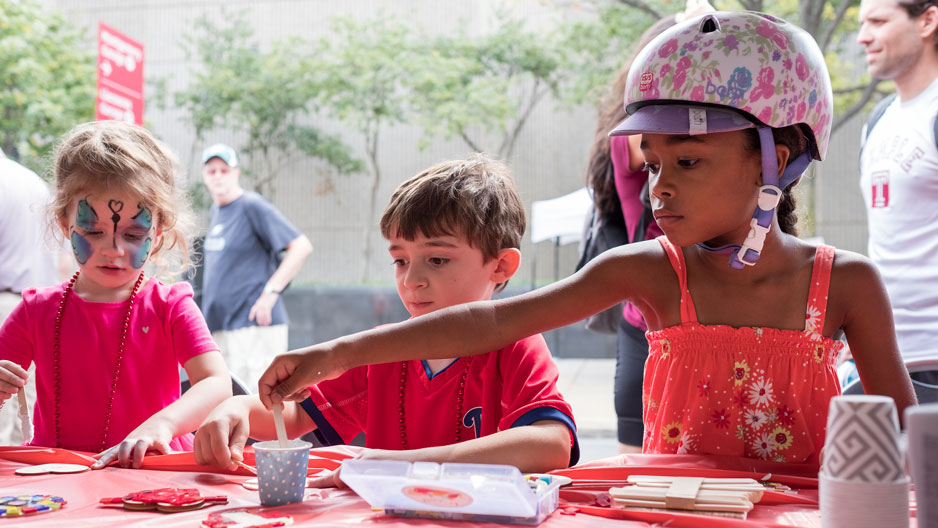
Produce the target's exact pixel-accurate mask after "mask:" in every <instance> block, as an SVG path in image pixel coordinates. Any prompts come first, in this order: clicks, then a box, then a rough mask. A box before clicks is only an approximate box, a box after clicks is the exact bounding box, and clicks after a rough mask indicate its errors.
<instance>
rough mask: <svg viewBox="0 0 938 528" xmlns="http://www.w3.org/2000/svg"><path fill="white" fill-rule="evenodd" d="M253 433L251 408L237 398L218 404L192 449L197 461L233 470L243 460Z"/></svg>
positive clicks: (202, 427) (201, 426) (204, 424)
mask: <svg viewBox="0 0 938 528" xmlns="http://www.w3.org/2000/svg"><path fill="white" fill-rule="evenodd" d="M250 432H251V423H250V411H249V410H248V409H246V408H244V407H243V406H242V405H240V404H239V402H238V400H237V399H234V400H226V401H224V402H222V403H221V404H219V405H218V407H215V409H214V410H213V411H212V412H211V413H209V415H208V417H207V418H206V419H205V421H204V422H202V425H200V426H199V430H198V431H197V432H196V434H195V445H194V446H193V447H192V451H193V453H194V454H195V462H196V463H197V464H202V465H211V466H216V467H220V468H222V469H229V470H233V469H235V468H237V467H238V464H237V462H241V461H243V460H244V444H245V443H246V442H247V440H248V434H249V433H250Z"/></svg>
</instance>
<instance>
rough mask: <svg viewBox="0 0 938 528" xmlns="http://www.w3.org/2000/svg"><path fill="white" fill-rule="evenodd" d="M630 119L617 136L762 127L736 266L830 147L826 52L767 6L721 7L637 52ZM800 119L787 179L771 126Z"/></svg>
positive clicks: (749, 259)
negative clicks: (800, 143) (758, 176)
mask: <svg viewBox="0 0 938 528" xmlns="http://www.w3.org/2000/svg"><path fill="white" fill-rule="evenodd" d="M625 110H626V112H627V113H628V114H629V117H628V118H626V120H625V121H623V122H622V124H620V125H619V126H618V127H616V128H615V130H613V131H612V132H610V135H612V136H618V135H631V134H642V133H657V134H708V133H714V132H730V131H734V130H742V129H744V128H756V129H757V131H758V133H759V140H760V146H761V151H762V179H763V181H762V183H763V186H762V187H761V188H760V190H759V205H758V207H757V208H756V211H755V213H753V218H752V222H751V224H750V225H751V229H750V231H749V235H748V236H747V237H746V240H745V241H744V242H743V243H742V244H740V245H730V246H723V247H719V248H713V247H710V246H707V245H705V244H698V245H699V246H700V247H703V248H704V249H707V250H710V251H717V252H731V256H730V266H732V267H733V268H736V269H742V268H744V267H745V266H747V265H748V266H751V265H753V264H755V263H756V261H757V260H758V259H759V253H760V252H761V251H762V246H763V244H764V242H765V236H766V234H767V233H768V231H769V227H770V226H771V224H772V219H773V218H774V216H775V208H776V206H777V205H778V202H779V200H780V199H781V197H782V189H784V188H786V187H788V186H789V185H791V183H792V182H794V181H795V180H796V179H798V177H799V176H801V173H802V172H804V170H805V169H806V168H807V167H808V164H810V163H811V159H812V158H813V159H817V160H821V159H823V158H824V154H825V153H826V152H827V144H828V141H829V140H830V133H831V120H832V118H833V94H832V92H831V84H830V76H829V74H828V73H827V65H826V64H825V63H824V56H823V54H822V53H821V50H820V48H818V46H817V43H816V42H815V41H814V38H813V37H811V35H809V34H808V33H807V32H805V31H804V30H802V29H801V28H799V27H797V26H794V25H792V24H789V23H788V22H785V21H784V20H781V19H778V18H775V17H773V16H771V15H767V14H764V13H756V12H751V11H722V12H715V13H710V14H706V15H703V16H701V17H697V18H693V19H690V20H687V21H684V22H682V23H680V24H678V25H675V26H673V27H672V28H670V29H668V30H667V31H665V32H664V33H662V34H661V35H658V37H656V38H655V39H654V40H652V41H651V42H649V43H648V45H647V46H645V47H644V48H643V49H642V51H641V52H640V53H639V54H638V56H637V57H636V58H635V61H634V62H633V63H632V67H631V70H630V72H629V76H628V80H627V82H626V89H625ZM794 124H802V125H804V126H802V129H803V130H804V132H805V135H806V136H807V138H808V149H807V151H806V152H805V153H803V154H802V155H801V156H800V157H798V158H797V159H795V160H792V161H791V162H790V163H789V164H788V167H786V169H785V172H784V173H783V174H782V177H781V179H779V178H778V176H777V175H778V159H777V158H776V156H775V141H774V139H773V137H772V130H771V129H772V128H783V127H787V126H790V125H794Z"/></svg>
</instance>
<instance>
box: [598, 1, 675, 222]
mask: <svg viewBox="0 0 938 528" xmlns="http://www.w3.org/2000/svg"><path fill="white" fill-rule="evenodd" d="M675 23H676V22H675V20H674V15H668V16H666V17H664V18H662V19H660V20H658V21H657V22H655V23H654V24H652V25H651V26H650V27H649V28H648V29H646V30H645V32H644V33H642V36H641V37H640V38H639V40H638V45H637V46H636V47H635V53H633V54H632V56H631V57H630V58H629V60H628V61H626V63H625V65H624V66H622V69H621V70H619V74H618V75H617V76H616V80H615V81H614V82H613V84H612V88H611V89H610V91H609V93H608V94H606V97H605V98H603V101H602V103H601V105H600V110H599V122H598V123H597V124H596V134H595V135H594V137H593V146H592V148H591V149H590V157H589V165H588V166H587V168H586V185H587V186H588V187H590V188H591V189H592V190H593V203H594V205H595V207H596V210H597V211H599V212H600V214H602V215H603V216H606V217H611V216H613V215H619V216H622V204H620V203H619V195H618V193H616V181H615V174H614V172H613V167H612V158H611V157H610V149H609V132H610V131H611V130H612V129H613V128H615V127H616V126H618V125H619V123H621V122H622V121H624V120H625V117H626V113H625V105H624V104H623V102H622V97H623V94H625V83H626V81H627V80H628V76H629V68H631V67H632V62H633V61H634V60H635V56H636V55H638V52H639V51H641V49H642V48H643V47H645V45H646V44H648V43H649V42H651V40H652V39H654V38H655V37H657V36H658V35H660V34H661V33H662V32H664V30H666V29H668V28H669V27H671V26H673V25H674V24H675Z"/></svg>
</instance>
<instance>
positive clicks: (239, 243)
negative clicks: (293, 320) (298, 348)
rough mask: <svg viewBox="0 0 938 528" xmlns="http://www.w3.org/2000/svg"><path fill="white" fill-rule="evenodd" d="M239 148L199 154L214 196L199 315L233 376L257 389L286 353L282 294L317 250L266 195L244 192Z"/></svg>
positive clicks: (216, 147)
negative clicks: (272, 364) (273, 363)
mask: <svg viewBox="0 0 938 528" xmlns="http://www.w3.org/2000/svg"><path fill="white" fill-rule="evenodd" d="M240 176H241V169H240V168H239V165H238V155H237V153H235V150H234V149H233V148H231V147H229V146H228V145H225V144H223V143H217V144H215V145H212V146H211V147H208V148H207V149H205V151H204V152H202V181H203V182H204V183H205V187H206V188H207V189H208V192H209V194H210V195H211V196H212V202H213V205H212V209H211V223H210V225H209V230H208V234H207V235H206V236H205V242H204V243H203V252H204V259H203V276H202V314H203V315H204V316H205V322H206V323H208V328H209V330H211V331H212V337H213V338H214V339H215V343H217V344H218V348H219V349H220V350H221V353H222V355H223V356H224V357H225V361H227V362H228V367H229V368H230V369H231V372H232V373H233V374H235V375H236V376H237V377H239V378H241V379H242V380H244V381H245V382H246V383H247V384H248V386H250V387H255V386H256V385H257V380H258V378H259V377H260V375H261V374H262V373H263V372H264V369H266V368H267V365H268V364H270V362H271V360H273V358H274V356H276V355H277V354H280V353H283V352H286V351H287V312H286V308H285V307H284V304H283V301H282V300H281V298H280V294H281V292H283V290H284V288H286V287H287V285H288V284H289V283H290V281H291V280H293V277H294V276H296V274H297V272H298V271H300V268H301V267H302V266H303V262H305V260H306V258H307V257H308V256H309V254H310V253H312V251H313V246H312V244H311V243H310V241H309V239H308V238H306V235H304V234H302V233H301V232H300V231H299V230H298V229H297V228H296V227H295V226H294V225H293V224H292V223H291V222H290V221H289V220H287V218H286V217H284V216H283V214H282V213H281V212H280V211H279V210H277V208H276V207H274V205H273V204H272V203H270V202H269V201H268V200H267V199H266V198H264V197H263V196H261V195H259V194H257V193H256V192H253V191H246V190H244V189H243V188H242V187H241V184H240V181H239V179H240Z"/></svg>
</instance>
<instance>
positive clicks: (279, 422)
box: [273, 403, 287, 447]
mask: <svg viewBox="0 0 938 528" xmlns="http://www.w3.org/2000/svg"><path fill="white" fill-rule="evenodd" d="M273 410H274V427H275V428H276V429H277V441H278V442H280V447H287V428H286V426H285V425H283V404H282V403H275V404H274V406H273Z"/></svg>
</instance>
